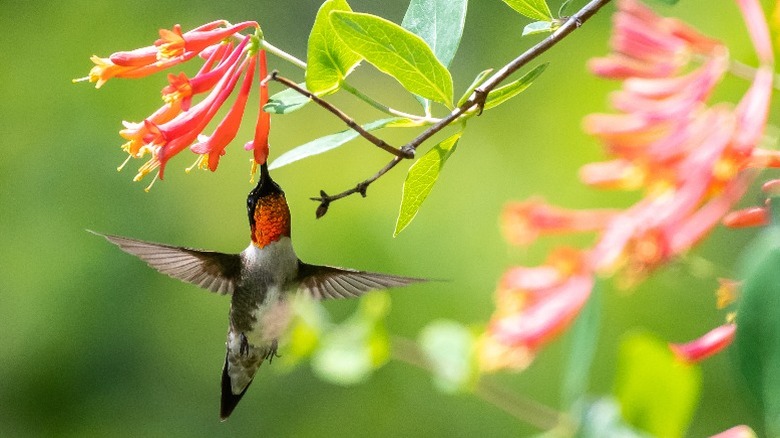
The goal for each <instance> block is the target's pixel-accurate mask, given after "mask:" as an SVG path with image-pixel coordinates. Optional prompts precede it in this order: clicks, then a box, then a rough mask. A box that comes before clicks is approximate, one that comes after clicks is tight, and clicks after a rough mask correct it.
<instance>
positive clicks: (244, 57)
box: [76, 20, 270, 190]
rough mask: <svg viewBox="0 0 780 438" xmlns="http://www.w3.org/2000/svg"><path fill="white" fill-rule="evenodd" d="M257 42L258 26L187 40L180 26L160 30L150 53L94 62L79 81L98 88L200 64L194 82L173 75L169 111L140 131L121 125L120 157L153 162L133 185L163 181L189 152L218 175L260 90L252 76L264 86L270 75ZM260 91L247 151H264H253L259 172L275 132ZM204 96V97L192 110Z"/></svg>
mask: <svg viewBox="0 0 780 438" xmlns="http://www.w3.org/2000/svg"><path fill="white" fill-rule="evenodd" d="M249 28H255V29H256V34H255V35H243V34H241V32H242V31H244V30H246V29H249ZM260 35H261V33H260V32H259V26H258V25H257V23H256V22H253V21H247V22H243V23H239V24H235V25H231V24H229V23H228V22H226V21H224V20H217V21H213V22H211V23H207V24H204V25H202V26H200V27H197V28H195V29H192V30H190V31H188V32H183V31H182V29H181V26H179V25H175V26H174V27H173V28H172V29H162V30H160V38H159V39H158V40H157V41H155V43H154V44H153V45H150V46H146V47H141V48H138V49H134V50H129V51H123V52H116V53H114V54H112V55H111V56H109V57H108V58H99V57H93V58H92V60H93V62H95V67H93V69H92V70H91V71H90V74H89V76H87V77H86V78H82V79H78V80H76V81H82V80H89V81H90V82H96V86H97V87H98V88H99V87H101V86H102V85H103V84H104V83H106V81H108V80H109V79H111V78H115V77H117V78H118V77H125V78H132V77H142V76H146V75H149V74H152V73H156V72H158V71H161V70H164V69H167V68H169V67H171V66H173V65H176V64H179V63H182V62H185V61H188V60H190V59H193V58H195V57H196V56H197V57H199V58H200V59H202V60H203V64H202V66H201V68H200V69H199V71H198V72H197V73H196V74H195V75H194V76H193V77H188V76H187V75H186V74H184V73H178V74H169V75H168V85H167V86H165V87H164V88H163V89H162V98H163V101H164V104H163V106H161V107H160V108H159V109H158V110H157V111H155V112H154V113H152V114H151V115H149V116H148V117H146V118H145V119H144V120H143V121H141V122H139V123H133V122H123V125H124V129H122V130H121V131H120V135H121V136H122V137H123V138H124V139H125V140H127V142H126V143H125V144H123V145H122V149H123V150H124V151H125V152H127V153H128V155H129V157H128V160H129V158H142V157H145V156H147V155H150V156H151V157H150V158H147V159H148V161H147V162H146V163H145V164H144V165H142V166H141V167H140V168H139V170H138V174H137V175H136V177H135V178H134V179H135V180H136V181H137V180H140V179H142V178H143V177H144V176H145V175H147V174H149V173H152V172H155V171H156V177H155V180H156V179H157V178H158V177H159V178H160V179H162V177H163V175H164V170H165V167H166V163H167V162H168V160H170V159H171V158H172V157H173V156H175V155H176V154H178V153H180V152H181V151H183V150H184V149H187V148H188V147H189V148H190V149H191V150H192V151H193V152H194V153H196V154H198V155H199V157H198V159H197V161H196V165H197V167H200V168H208V169H210V170H212V171H215V170H216V169H217V166H218V164H219V159H220V157H221V156H222V155H224V153H225V148H226V147H227V145H228V144H229V143H230V142H231V141H232V140H233V139H234V138H235V136H236V134H237V132H238V128H239V126H240V123H241V119H242V118H243V115H244V109H245V107H246V103H247V100H248V96H249V93H250V91H251V88H252V85H253V84H254V83H255V81H254V75H255V70H259V72H260V74H259V76H260V77H261V79H263V78H265V76H266V75H267V71H268V68H267V66H266V60H265V52H264V51H263V50H261V39H260V38H261V36H260ZM233 40H237V41H238V44H235V43H234V42H233ZM242 77H243V82H242V85H241V87H240V88H239V91H238V95H237V97H236V98H235V100H234V102H233V104H232V106H231V107H230V108H229V109H228V110H227V113H226V115H225V116H224V117H223V118H222V120H221V121H220V122H219V123H218V124H217V126H216V128H215V129H214V131H213V133H212V134H211V135H210V136H204V135H202V133H203V131H204V129H206V127H207V126H208V125H209V124H210V123H211V122H212V120H213V119H214V116H215V115H216V114H217V112H218V111H219V110H220V109H221V108H222V107H223V105H224V104H225V102H226V101H227V100H228V98H229V97H230V96H231V95H232V94H233V92H234V90H235V89H236V85H237V84H238V82H239V80H240V79H241V78H242ZM260 87H261V90H260V109H259V111H260V116H259V118H258V126H257V127H256V129H255V139H254V143H253V142H250V145H252V144H258V145H259V147H253V148H254V149H255V154H254V158H255V161H256V164H262V163H264V162H265V159H266V158H267V156H268V133H269V127H270V120H269V119H270V115H269V114H268V113H265V112H263V111H262V106H263V105H264V104H265V103H266V102H267V101H268V89H267V86H266V84H265V83H261V86H260ZM200 95H203V97H202V98H201V99H200V100H199V101H198V102H193V99H195V98H197V97H199V96H200ZM126 163H127V161H125V164H126ZM125 164H122V166H120V167H119V169H120V170H121V169H122V168H123V167H124V165H125ZM193 167H195V166H193ZM191 168H192V167H190V168H189V169H191ZM189 169H188V170H189ZM152 183H154V181H153V182H152ZM150 187H151V185H150ZM147 190H148V188H147Z"/></svg>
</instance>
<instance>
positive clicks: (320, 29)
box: [306, 0, 465, 106]
mask: <svg viewBox="0 0 780 438" xmlns="http://www.w3.org/2000/svg"><path fill="white" fill-rule="evenodd" d="M427 3H431V2H412V5H411V6H410V7H414V8H415V9H414V10H412V11H411V12H407V17H409V20H408V22H409V23H410V25H412V26H415V27H414V28H415V29H417V30H420V31H421V32H423V33H424V35H425V36H424V37H427V38H430V39H431V40H432V41H434V42H436V41H438V38H439V37H442V35H441V34H440V33H439V32H440V31H439V30H438V29H435V28H434V27H426V26H425V24H424V23H423V22H422V21H420V20H418V19H417V18H419V17H422V14H424V13H426V12H428V11H429V8H430V7H431V6H430V5H426V4H427ZM437 3H440V4H438V5H434V6H433V8H434V9H435V10H437V11H438V10H440V9H441V10H443V11H445V12H448V11H449V9H448V7H451V5H450V6H447V5H449V4H450V2H437ZM454 3H463V5H464V6H463V7H462V12H463V13H462V16H463V17H465V2H454ZM418 10H419V12H414V11H418ZM418 16H419V17H418ZM448 18H449V16H448ZM448 21H452V20H448ZM456 22H457V20H456ZM458 23H459V24H460V26H461V28H460V31H459V32H457V33H456V34H455V38H454V40H453V39H450V40H448V43H442V44H438V45H437V46H438V47H440V49H439V51H440V53H441V54H442V55H443V56H446V57H449V58H450V60H451V59H452V55H454V52H455V50H456V49H457V45H458V43H459V42H460V34H461V32H462V18H461V20H460V21H459V22H458ZM444 30H445V31H446V29H444ZM437 46H433V45H432V46H430V47H429V45H428V44H427V43H426V40H424V39H423V38H421V37H420V36H418V35H415V34H414V33H412V32H410V31H409V30H406V29H404V28H403V27H401V26H398V25H397V24H395V23H392V22H390V21H387V20H385V19H383V18H380V17H377V16H374V15H371V14H362V13H356V12H352V10H351V9H350V7H349V5H348V4H347V2H346V1H345V0H328V1H326V2H325V3H324V4H323V5H322V7H321V8H320V10H319V12H318V13H317V18H316V19H315V22H314V27H313V28H312V32H311V35H310V37H309V47H308V66H307V69H306V87H307V88H308V89H309V91H311V92H313V93H316V94H318V95H319V94H328V93H332V92H334V91H336V90H338V88H339V87H340V86H341V85H342V83H343V81H344V79H345V78H346V77H347V75H348V74H349V73H350V72H351V71H352V70H353V69H354V68H355V66H357V64H358V63H359V62H360V61H361V60H362V59H365V60H367V61H368V62H370V63H371V64H373V65H374V66H375V67H376V68H377V69H379V70H380V71H382V72H384V73H387V74H389V75H390V76H392V77H394V78H395V79H396V80H397V81H398V82H399V83H401V85H403V87H404V88H406V89H407V90H409V91H410V92H412V93H414V94H417V95H419V96H422V97H424V98H426V99H430V100H432V101H435V102H440V103H443V104H445V105H448V106H452V89H453V87H452V76H451V75H450V72H449V70H447V67H445V66H444V64H442V62H441V61H440V60H439V59H437V56H436V54H434V52H433V50H432V49H431V47H437Z"/></svg>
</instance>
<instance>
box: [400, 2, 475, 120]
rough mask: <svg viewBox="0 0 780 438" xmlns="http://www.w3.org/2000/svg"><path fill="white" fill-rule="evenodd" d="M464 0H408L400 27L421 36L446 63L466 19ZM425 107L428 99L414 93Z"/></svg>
mask: <svg viewBox="0 0 780 438" xmlns="http://www.w3.org/2000/svg"><path fill="white" fill-rule="evenodd" d="M467 5H468V1H467V0H412V1H411V2H409V7H408V8H407V9H406V14H405V15H404V19H403V21H402V22H401V27H403V28H404V29H406V30H408V31H410V32H412V33H414V34H415V35H417V36H419V37H420V38H422V39H423V40H424V41H425V42H426V43H428V47H430V48H431V49H432V50H433V53H434V55H436V58H438V59H439V61H441V63H442V64H444V66H445V67H449V65H450V63H451V62H452V58H453V57H455V52H457V50H458V46H459V45H460V38H461V36H462V35H463V26H464V24H465V23H466V9H467ZM415 98H417V100H418V101H420V104H422V106H423V108H425V109H426V111H428V110H429V108H430V101H429V100H428V99H425V98H424V97H420V96H415Z"/></svg>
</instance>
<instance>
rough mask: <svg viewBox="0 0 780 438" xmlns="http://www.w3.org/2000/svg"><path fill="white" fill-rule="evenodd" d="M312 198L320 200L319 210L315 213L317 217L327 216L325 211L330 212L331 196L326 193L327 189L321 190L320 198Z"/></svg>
mask: <svg viewBox="0 0 780 438" xmlns="http://www.w3.org/2000/svg"><path fill="white" fill-rule="evenodd" d="M311 200H312V201H319V202H320V205H319V206H318V207H317V211H316V212H315V213H314V214H315V216H316V217H317V219H319V218H321V217H323V216H325V213H327V212H328V207H330V197H329V196H328V194H327V193H325V190H320V197H319V198H311Z"/></svg>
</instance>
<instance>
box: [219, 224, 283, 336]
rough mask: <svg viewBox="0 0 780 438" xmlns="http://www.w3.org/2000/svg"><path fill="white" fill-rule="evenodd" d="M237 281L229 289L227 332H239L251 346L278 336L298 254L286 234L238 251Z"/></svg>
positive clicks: (280, 333)
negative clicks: (230, 301) (236, 283)
mask: <svg viewBox="0 0 780 438" xmlns="http://www.w3.org/2000/svg"><path fill="white" fill-rule="evenodd" d="M241 259H242V268H241V281H240V282H239V284H238V285H237V287H236V290H235V291H234V292H233V301H232V303H231V308H230V321H231V331H235V332H237V333H243V334H244V336H246V337H247V339H248V340H249V342H250V343H251V344H253V345H263V344H266V343H268V342H271V341H273V340H274V339H277V338H278V337H279V336H281V335H282V334H283V333H284V331H285V329H286V328H287V325H288V323H289V319H290V310H289V304H288V297H289V295H290V294H291V293H293V292H295V290H296V289H297V282H296V278H297V275H298V257H297V256H296V255H295V251H294V250H293V247H292V241H291V240H290V238H289V237H286V236H283V237H281V238H280V239H279V240H277V241H275V242H271V243H270V244H268V245H266V246H264V247H263V248H258V247H257V246H256V245H254V244H250V245H249V247H247V248H246V249H245V250H244V251H243V252H242V253H241Z"/></svg>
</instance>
